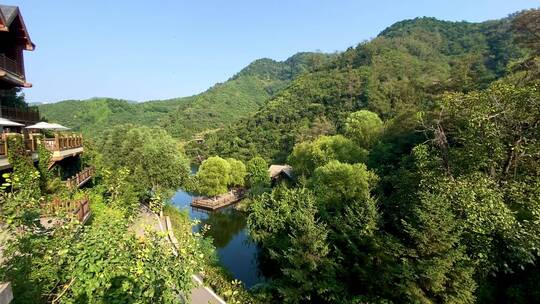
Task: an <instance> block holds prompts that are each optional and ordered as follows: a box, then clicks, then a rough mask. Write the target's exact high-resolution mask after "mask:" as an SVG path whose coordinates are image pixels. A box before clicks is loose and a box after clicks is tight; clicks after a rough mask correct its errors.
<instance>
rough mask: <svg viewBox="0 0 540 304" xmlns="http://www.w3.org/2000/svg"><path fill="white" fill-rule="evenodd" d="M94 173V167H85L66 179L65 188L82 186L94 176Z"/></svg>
mask: <svg viewBox="0 0 540 304" xmlns="http://www.w3.org/2000/svg"><path fill="white" fill-rule="evenodd" d="M94 173H95V169H94V167H87V168H85V169H84V170H82V171H81V172H79V173H77V174H75V175H74V176H72V177H70V178H68V179H67V180H66V186H67V187H68V188H69V189H76V188H79V187H80V186H82V185H84V184H85V183H86V182H87V181H89V180H90V179H91V178H92V176H94Z"/></svg>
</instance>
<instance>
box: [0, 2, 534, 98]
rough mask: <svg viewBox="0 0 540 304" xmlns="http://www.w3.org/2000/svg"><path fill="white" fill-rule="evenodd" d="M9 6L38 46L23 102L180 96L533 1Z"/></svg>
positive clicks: (28, 58)
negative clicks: (267, 68)
mask: <svg viewBox="0 0 540 304" xmlns="http://www.w3.org/2000/svg"><path fill="white" fill-rule="evenodd" d="M0 2H2V3H3V4H10V5H18V6H19V7H20V8H21V10H22V14H23V17H24V20H25V22H26V25H27V27H28V29H29V31H30V35H31V38H32V40H33V41H34V43H35V44H36V45H37V48H36V50H35V51H34V52H26V53H25V63H26V74H27V78H28V81H29V82H31V83H32V84H33V85H34V86H33V88H30V89H26V90H25V94H26V96H27V100H28V101H29V102H53V101H59V100H64V99H85V98H90V97H95V96H107V97H115V98H122V99H128V100H136V101H144V100H152V99H164V98H174V97H180V96H187V95H192V94H196V93H199V92H201V91H204V90H205V89H207V88H208V87H210V86H211V85H213V84H214V83H216V82H223V81H225V80H227V79H228V78H229V77H231V76H232V75H234V74H235V73H236V72H238V71H239V70H240V69H242V68H243V67H244V66H246V65H247V64H249V63H250V62H251V61H253V60H255V59H257V58H262V57H268V58H272V59H276V60H284V59H286V58H287V57H289V56H291V55H293V54H294V53H296V52H299V51H315V50H321V51H324V52H334V51H341V50H344V49H346V48H347V47H349V46H354V45H356V44H357V43H359V42H361V41H363V40H366V39H370V38H373V37H375V36H376V35H377V34H378V33H379V32H380V31H381V30H383V29H384V28H385V27H387V26H389V25H391V24H392V23H394V22H396V21H399V20H403V19H410V18H414V17H419V16H430V17H437V18H439V19H445V20H453V21H461V20H466V21H484V20H488V19H496V18H501V17H505V16H507V15H508V14H510V13H513V12H515V11H518V10H522V9H526V8H534V7H539V6H540V0H444V1H443V0H437V1H434V0H414V1H409V0H374V1H360V0H357V1H353V0H350V1H341V0H297V1H296V0H288V1H285V0H281V1H277V0H269V1H257V0H243V1H235V0H228V1H224V0H214V1H206V0H201V1H195V0H194V1H179V0H176V1H173V0H170V1H166V0H163V1H148V0H147V1H138V0H129V1H128V0H91V1H73V0H62V1H61V0H24V1H23V0H0Z"/></svg>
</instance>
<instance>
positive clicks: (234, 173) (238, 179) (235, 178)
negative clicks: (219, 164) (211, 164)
mask: <svg viewBox="0 0 540 304" xmlns="http://www.w3.org/2000/svg"><path fill="white" fill-rule="evenodd" d="M227 162H228V163H229V166H230V167H231V173H230V180H229V185H230V186H238V187H243V186H244V184H245V179H246V175H247V171H246V165H244V163H243V162H242V161H240V160H237V159H234V158H227Z"/></svg>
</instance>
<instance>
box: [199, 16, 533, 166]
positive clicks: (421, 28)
mask: <svg viewBox="0 0 540 304" xmlns="http://www.w3.org/2000/svg"><path fill="white" fill-rule="evenodd" d="M511 19H512V17H509V18H505V19H502V20H496V21H488V22H483V23H469V22H447V21H440V20H436V19H434V18H417V19H413V20H406V21H402V22H398V23H396V24H394V25H392V26H390V27H389V28H387V29H385V30H384V31H383V32H381V34H380V35H378V37H376V38H375V39H373V40H371V41H369V42H365V43H361V44H359V45H358V46H357V47H355V48H350V49H348V50H346V51H345V52H343V53H341V54H339V56H337V58H336V59H335V60H334V61H333V62H332V63H330V64H327V65H325V66H323V67H321V68H319V69H317V70H315V71H313V72H311V73H307V74H304V75H302V76H300V77H298V78H297V79H295V81H293V82H292V84H291V85H290V86H289V87H288V88H287V89H285V90H283V91H281V92H280V93H279V94H277V96H275V97H274V98H273V99H272V100H270V101H269V102H268V103H267V104H265V106H263V107H262V108H261V110H260V111H258V112H257V113H256V114H255V115H254V116H252V117H250V118H247V119H243V120H242V121H240V122H238V123H235V124H233V125H231V126H230V127H228V128H226V129H225V130H223V131H221V132H218V133H217V134H210V135H208V136H207V140H206V143H205V146H202V147H199V146H196V145H192V146H191V147H190V149H191V150H190V151H191V153H192V154H193V155H197V154H200V155H203V156H204V155H212V154H216V153H220V154H223V155H235V156H238V157H243V158H248V157H250V156H253V155H262V156H263V157H265V158H266V159H268V160H270V159H273V160H276V161H284V159H285V157H286V156H287V155H288V154H289V153H290V151H291V149H292V147H293V145H294V144H295V143H297V142H301V141H303V140H306V139H313V138H315V137H317V136H319V135H325V134H334V133H336V132H340V130H342V128H343V123H344V118H345V117H346V116H347V115H348V114H349V113H351V112H353V111H356V110H359V109H368V110H371V111H373V112H375V113H377V114H379V115H380V116H381V118H383V119H390V118H392V117H395V116H396V115H398V114H399V113H404V112H407V111H409V112H414V111H417V110H421V109H423V108H426V107H428V106H429V105H430V104H431V103H432V102H433V100H434V98H435V97H436V96H437V95H438V94H440V93H443V92H445V91H459V92H468V91H471V90H475V89H481V88H485V87H486V86H487V85H488V84H490V83H491V82H492V81H494V80H495V79H497V78H499V77H501V76H503V75H505V73H506V68H507V66H508V64H509V63H510V62H511V61H512V60H515V59H517V58H519V57H520V56H522V55H523V52H524V51H523V50H522V49H520V48H519V47H518V46H516V45H515V44H514V43H513V40H512V36H513V34H512V31H511Z"/></svg>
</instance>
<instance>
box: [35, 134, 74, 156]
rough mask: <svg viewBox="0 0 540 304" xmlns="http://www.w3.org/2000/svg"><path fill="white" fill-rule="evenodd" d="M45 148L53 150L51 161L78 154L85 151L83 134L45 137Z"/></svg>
mask: <svg viewBox="0 0 540 304" xmlns="http://www.w3.org/2000/svg"><path fill="white" fill-rule="evenodd" d="M43 144H44V145H45V148H46V149H47V150H49V151H51V152H52V156H51V161H53V162H57V161H61V160H62V159H64V158H67V157H71V156H76V155H78V154H81V153H82V152H83V137H82V135H60V134H58V133H57V134H55V135H54V138H45V139H43Z"/></svg>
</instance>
